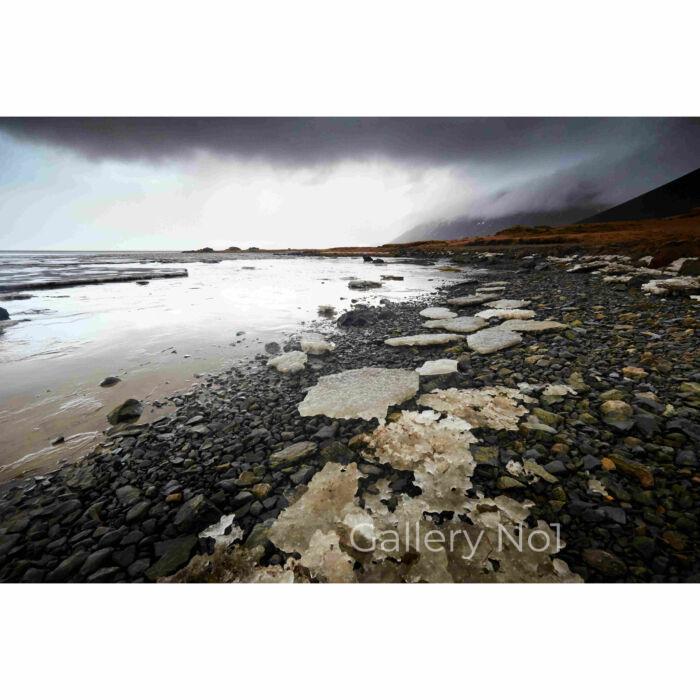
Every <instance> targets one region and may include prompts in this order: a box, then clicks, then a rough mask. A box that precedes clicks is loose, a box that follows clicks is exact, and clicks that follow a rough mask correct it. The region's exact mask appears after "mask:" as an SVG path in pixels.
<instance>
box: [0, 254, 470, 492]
mask: <svg viewBox="0 0 700 700" xmlns="http://www.w3.org/2000/svg"><path fill="white" fill-rule="evenodd" d="M0 259H2V262H3V263H4V262H6V260H10V262H9V263H8V265H9V270H10V272H12V270H14V275H15V277H16V278H22V279H25V280H26V279H30V278H31V279H34V280H35V281H36V282H37V283H40V282H42V281H45V280H46V279H48V278H50V277H51V276H52V275H54V274H55V270H56V269H59V270H60V271H61V272H60V275H61V276H62V277H63V278H66V277H68V276H70V275H73V276H74V277H79V276H80V275H82V274H84V273H85V270H90V271H94V270H95V269H96V268H98V267H99V268H105V267H109V268H110V269H111V270H112V271H113V273H114V274H118V272H119V270H122V269H123V270H126V271H131V270H133V269H134V263H135V262H141V263H143V264H144V265H145V264H148V266H149V267H151V266H154V265H155V266H157V271H158V270H160V271H164V272H167V271H168V270H171V269H181V268H182V267H183V266H185V267H186V269H187V271H188V277H186V278H175V279H155V280H152V281H151V282H150V283H149V284H148V285H140V284H136V283H131V284H111V283H109V284H100V285H97V286H75V287H71V288H68V289H57V290H51V289H48V290H41V289H39V290H34V291H28V292H26V293H23V294H22V295H17V297H18V298H15V299H9V300H7V301H2V302H0V305H1V306H3V307H5V308H7V309H8V311H9V312H10V315H11V318H12V319H13V320H18V321H19V323H18V324H16V325H15V326H13V327H11V328H8V329H7V330H6V332H5V334H4V335H3V336H2V337H0V368H2V374H3V380H2V382H1V383H0V482H1V481H6V480H8V479H11V478H14V477H17V476H22V475H27V474H32V473H46V472H49V471H52V470H54V469H56V468H57V467H59V466H60V465H61V464H63V463H64V462H65V461H71V460H73V459H76V458H78V457H80V456H81V455H83V454H86V453H87V452H88V451H89V450H90V449H91V448H92V447H93V446H94V445H95V444H97V442H99V440H100V439H101V438H103V431H105V430H107V429H109V427H110V426H109V423H108V422H107V420H106V416H107V414H108V413H109V412H110V411H111V410H112V409H113V408H114V407H115V406H117V405H119V404H120V403H121V402H122V401H124V400H125V399H128V398H132V397H133V398H137V399H139V400H141V401H143V402H144V413H143V415H142V417H141V419H140V422H141V423H144V422H151V421H153V420H155V419H157V418H158V417H160V416H162V415H164V414H166V413H168V412H170V411H172V410H173V404H172V403H171V402H169V401H168V398H167V397H170V396H173V395H174V394H176V393H179V392H182V391H184V390H186V389H187V388H188V387H191V386H192V385H194V384H196V383H197V381H198V378H197V377H198V375H199V376H201V375H203V374H206V373H208V372H216V371H221V370H222V369H225V368H226V367H227V366H230V365H231V364H233V363H236V362H237V361H239V360H241V359H243V358H251V357H254V356H255V355H256V354H257V353H260V352H262V351H263V350H264V345H265V343H267V342H270V341H280V340H282V339H283V338H284V337H285V335H286V334H288V333H289V332H290V331H292V330H294V329H296V328H298V327H299V325H301V326H304V325H305V324H310V323H312V322H314V321H316V320H317V319H318V306H319V305H321V304H331V305H334V306H336V307H337V309H338V310H339V311H340V310H343V309H347V308H349V307H350V306H351V304H352V300H358V301H361V302H367V303H370V304H376V303H378V302H379V300H380V299H382V298H386V299H391V300H401V299H407V298H411V297H414V296H416V295H417V294H419V293H421V292H423V291H426V290H427V289H429V288H432V286H433V284H434V280H436V279H447V280H449V279H451V278H455V277H456V276H457V275H456V273H449V272H441V271H439V270H438V269H437V267H435V266H429V267H422V266H416V265H410V264H408V263H405V262H403V261H396V262H394V261H392V262H391V263H389V264H387V265H372V264H367V263H363V262H362V260H361V259H358V258H345V259H326V258H321V259H319V258H303V259H301V258H292V257H282V256H280V257H276V258H275V257H270V256H267V257H265V256H258V257H253V256H229V257H228V258H225V259H223V258H222V261H221V262H219V263H218V264H211V263H210V262H209V263H207V262H203V261H202V256H201V255H196V254H195V255H183V254H178V253H167V254H166V253H147V254H146V253H142V254H86V255H85V256H84V262H81V258H80V256H79V255H76V254H63V255H55V254H41V255H36V261H35V263H34V264H35V265H36V269H30V270H27V269H26V266H27V265H29V266H31V264H33V263H32V256H27V255H24V256H17V255H7V256H2V255H0ZM217 259H219V257H217ZM91 274H92V272H91ZM382 274H384V275H386V274H391V275H395V276H399V277H401V276H402V277H404V279H403V280H388V281H384V283H383V286H382V287H381V288H378V289H373V290H370V291H357V290H350V289H348V281H349V280H351V279H352V278H360V279H370V280H380V278H381V275H382ZM12 279H13V277H12V274H10V273H8V272H7V269H6V270H5V275H4V281H5V283H7V284H12ZM431 280H432V281H431ZM106 376H117V377H119V378H120V379H121V380H122V381H120V382H119V383H118V384H116V385H115V386H113V387H110V388H102V387H100V386H99V385H100V382H101V381H102V380H103V379H104V378H105V377H106ZM161 404H162V405H161ZM61 437H62V438H64V442H61V443H59V444H56V445H52V444H51V443H52V442H54V441H55V440H56V439H58V438H61Z"/></svg>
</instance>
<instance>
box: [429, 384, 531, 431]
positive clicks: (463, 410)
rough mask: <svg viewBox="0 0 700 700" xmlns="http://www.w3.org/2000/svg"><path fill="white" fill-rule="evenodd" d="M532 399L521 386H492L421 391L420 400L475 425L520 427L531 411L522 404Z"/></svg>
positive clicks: (503, 427)
mask: <svg viewBox="0 0 700 700" xmlns="http://www.w3.org/2000/svg"><path fill="white" fill-rule="evenodd" d="M532 401H533V399H531V398H529V397H528V396H525V395H524V394H522V393H520V392H519V391H518V390H517V389H511V388H510V387H506V386H492V387H485V388H483V389H454V388H452V389H435V390H434V391H432V392H430V393H429V394H421V396H420V397H419V398H418V401H417V403H418V404H419V405H420V406H427V407H428V408H432V409H434V410H435V411H441V412H443V413H448V414H450V415H452V416H457V417H459V418H462V419H464V420H466V421H467V422H468V423H469V424H470V425H471V426H473V427H475V428H493V429H494V430H517V429H518V421H519V420H520V418H521V417H522V416H524V415H525V414H526V413H527V412H528V411H527V409H526V408H525V407H524V406H521V405H519V403H530V402H532Z"/></svg>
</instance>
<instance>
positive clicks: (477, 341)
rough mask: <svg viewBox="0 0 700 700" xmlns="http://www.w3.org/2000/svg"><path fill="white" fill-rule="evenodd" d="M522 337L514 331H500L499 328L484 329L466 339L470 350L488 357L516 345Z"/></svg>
mask: <svg viewBox="0 0 700 700" xmlns="http://www.w3.org/2000/svg"><path fill="white" fill-rule="evenodd" d="M522 340H523V337H522V336H521V335H519V334H518V333H515V332H514V331H508V330H501V329H499V328H486V329H484V330H482V331H478V332H477V333H474V334H473V335H470V336H469V337H468V338H467V345H468V346H469V349H470V350H473V351H474V352H478V353H479V354H481V355H488V354H490V353H493V352H498V351H499V350H505V349H506V348H511V347H513V346H514V345H518V344H519V343H521V342H522Z"/></svg>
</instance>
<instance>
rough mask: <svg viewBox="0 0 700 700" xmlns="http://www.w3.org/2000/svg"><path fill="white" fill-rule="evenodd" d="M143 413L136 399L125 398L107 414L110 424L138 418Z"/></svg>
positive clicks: (141, 406)
mask: <svg viewBox="0 0 700 700" xmlns="http://www.w3.org/2000/svg"><path fill="white" fill-rule="evenodd" d="M142 413H143V405H142V404H141V402H140V401H139V400H138V399H127V400H126V401H124V403H122V404H120V405H119V406H117V407H116V408H115V409H113V410H112V411H110V413H109V414H107V420H108V421H109V422H110V423H111V424H112V425H117V424H118V423H126V422H129V421H135V420H138V419H139V418H140V417H141V414H142Z"/></svg>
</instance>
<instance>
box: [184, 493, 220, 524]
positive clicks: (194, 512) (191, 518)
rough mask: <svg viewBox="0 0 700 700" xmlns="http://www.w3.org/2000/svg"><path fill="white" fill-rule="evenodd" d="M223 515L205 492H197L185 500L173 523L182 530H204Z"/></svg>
mask: <svg viewBox="0 0 700 700" xmlns="http://www.w3.org/2000/svg"><path fill="white" fill-rule="evenodd" d="M220 517H221V512H220V511H219V509H218V508H217V507H216V506H215V505H214V504H212V503H211V502H209V501H208V500H207V499H206V498H205V497H204V495H203V494H201V493H200V494H197V495H196V496H193V497H192V498H190V499H189V500H188V501H185V503H183V504H182V505H181V506H180V508H179V509H178V511H177V513H176V515H175V519H174V520H173V524H174V525H175V527H176V528H177V529H178V530H180V531H181V532H192V531H193V530H202V529H203V528H205V527H206V526H207V525H211V524H212V523H214V522H216V521H217V520H218V519H219V518H220Z"/></svg>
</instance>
